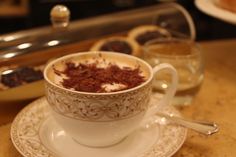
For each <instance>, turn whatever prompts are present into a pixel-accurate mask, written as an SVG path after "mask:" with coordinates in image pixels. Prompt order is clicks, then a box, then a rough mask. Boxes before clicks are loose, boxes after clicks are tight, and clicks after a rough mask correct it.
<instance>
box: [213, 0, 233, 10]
mask: <svg viewBox="0 0 236 157" xmlns="http://www.w3.org/2000/svg"><path fill="white" fill-rule="evenodd" d="M216 3H217V5H218V6H219V7H221V8H223V9H226V10H229V11H232V12H236V0H217V1H216Z"/></svg>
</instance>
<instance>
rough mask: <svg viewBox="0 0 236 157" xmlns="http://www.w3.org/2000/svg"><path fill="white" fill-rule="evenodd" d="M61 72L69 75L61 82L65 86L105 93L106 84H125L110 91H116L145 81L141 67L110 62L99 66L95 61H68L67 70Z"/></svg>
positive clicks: (77, 89)
mask: <svg viewBox="0 0 236 157" xmlns="http://www.w3.org/2000/svg"><path fill="white" fill-rule="evenodd" d="M61 73H62V74H64V75H66V77H67V78H64V79H63V81H62V82H61V83H62V86H63V87H65V88H68V89H74V90H76V91H82V92H95V93H104V92H108V91H106V90H105V88H104V87H103V85H104V84H111V85H113V84H122V85H124V87H123V88H120V89H119V88H118V89H114V90H111V91H109V92H115V91H120V90H125V89H130V88H133V87H136V86H138V85H140V84H141V83H143V82H144V81H145V77H144V76H142V75H141V71H140V68H135V69H132V68H130V67H122V68H120V67H119V66H117V65H115V64H109V65H108V66H107V67H105V68H103V67H98V66H97V65H96V64H95V63H93V64H82V63H80V64H78V65H75V64H74V63H72V62H67V63H66V68H65V70H64V71H61ZM56 74H58V71H57V72H56Z"/></svg>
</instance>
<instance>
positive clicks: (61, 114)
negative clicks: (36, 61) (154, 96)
mask: <svg viewBox="0 0 236 157" xmlns="http://www.w3.org/2000/svg"><path fill="white" fill-rule="evenodd" d="M68 63H74V65H75V66H78V65H79V64H88V65H89V64H96V66H97V67H102V68H106V67H107V66H109V65H116V66H118V67H119V68H120V69H122V68H126V69H127V67H128V68H129V69H138V70H139V75H140V76H142V77H143V79H144V80H143V82H141V83H140V84H138V85H137V86H134V87H131V88H124V89H119V86H117V88H118V89H117V90H113V87H111V88H112V90H111V89H109V88H108V89H107V90H103V91H102V92H101V91H100V92H86V91H77V90H75V89H73V88H67V87H65V86H63V80H65V79H68V78H67V77H68V76H64V74H63V73H58V72H62V71H64V70H65V69H66V67H67V64H68ZM162 69H167V70H168V71H169V72H170V74H171V76H172V84H171V86H170V87H169V89H168V91H167V92H166V95H165V96H164V97H163V98H162V100H160V102H157V104H156V105H154V106H152V107H150V106H149V100H150V97H151V93H152V80H153V76H154V75H156V74H157V73H158V72H159V71H160V70H162ZM44 78H45V89H46V97H47V100H48V102H49V105H50V110H51V113H52V116H53V117H54V119H55V121H56V122H57V123H58V124H59V125H60V126H61V127H62V128H63V129H64V130H65V132H66V133H67V134H68V135H69V136H71V138H73V139H74V140H75V141H77V142H78V143H80V144H83V145H86V146H91V147H105V146H110V145H113V144H116V143H118V142H120V141H121V140H122V139H124V138H125V137H127V136H128V135H129V134H131V133H132V132H133V131H134V130H136V129H138V128H139V126H140V124H141V123H143V122H144V121H146V120H147V119H149V118H151V117H152V116H154V114H155V112H157V111H158V108H159V107H157V106H161V105H168V104H169V103H170V100H171V99H172V97H173V96H174V94H175V91H176V86H177V82H178V77H177V73H176V70H175V69H174V68H173V67H172V66H171V65H169V64H166V63H163V64H160V65H157V66H156V67H154V68H152V67H151V66H150V65H149V64H148V63H146V62H145V61H143V60H142V59H139V58H137V57H134V56H131V55H126V54H121V53H115V52H100V51H91V52H80V53H76V54H71V55H67V56H63V57H61V58H58V59H56V60H54V61H52V62H50V63H49V64H48V65H47V66H46V68H45V70H44ZM108 87H109V86H108ZM122 88H123V87H122Z"/></svg>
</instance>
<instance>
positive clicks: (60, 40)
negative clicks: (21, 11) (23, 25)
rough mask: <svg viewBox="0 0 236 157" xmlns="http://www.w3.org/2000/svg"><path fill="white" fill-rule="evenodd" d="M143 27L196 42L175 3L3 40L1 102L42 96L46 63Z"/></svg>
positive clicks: (0, 46) (184, 14)
mask: <svg viewBox="0 0 236 157" xmlns="http://www.w3.org/2000/svg"><path fill="white" fill-rule="evenodd" d="M141 25H158V26H159V27H162V28H164V29H166V30H168V31H169V32H170V33H171V35H172V36H174V37H177V38H185V39H189V40H195V27H194V24H193V21H192V19H191V17H190V15H189V14H188V12H187V11H186V10H185V9H184V8H183V7H181V6H180V5H178V4H175V3H166V4H161V5H154V6H151V7H145V8H141V9H135V10H130V11H123V12H118V13H114V14H108V15H103V16H99V17H93V18H88V19H84V20H79V21H74V22H70V23H68V25H66V26H65V27H61V28H57V27H53V25H52V26H48V27H43V28H37V29H31V30H25V31H20V32H16V33H12V34H6V35H2V36H0V72H1V76H0V81H1V83H0V101H9V99H11V101H14V100H24V99H30V98H35V97H38V96H41V95H43V94H44V89H43V88H44V87H43V81H42V80H43V77H42V72H43V67H44V65H45V64H46V63H47V62H49V61H50V60H52V59H53V58H57V57H60V56H63V55H65V54H69V53H75V52H80V51H88V50H90V48H91V46H92V45H93V44H94V42H96V41H98V40H100V39H102V38H106V37H110V36H124V37H125V36H127V33H128V32H129V31H130V30H131V29H133V28H135V27H137V26H141ZM21 75H23V76H21ZM24 77H26V78H24ZM19 79H20V80H19ZM12 81H13V82H14V81H16V83H15V84H14V83H12Z"/></svg>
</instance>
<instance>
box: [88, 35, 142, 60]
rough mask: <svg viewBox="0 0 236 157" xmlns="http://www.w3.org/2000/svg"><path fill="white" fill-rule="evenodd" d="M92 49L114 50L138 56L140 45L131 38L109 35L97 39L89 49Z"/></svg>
mask: <svg viewBox="0 0 236 157" xmlns="http://www.w3.org/2000/svg"><path fill="white" fill-rule="evenodd" d="M90 50H92V51H114V52H120V53H125V54H130V55H134V56H140V47H139V45H138V43H136V42H135V41H134V40H132V39H128V38H125V37H110V38H105V39H102V40H99V41H98V42H96V43H95V44H94V45H93V46H92V47H91V49H90Z"/></svg>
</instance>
